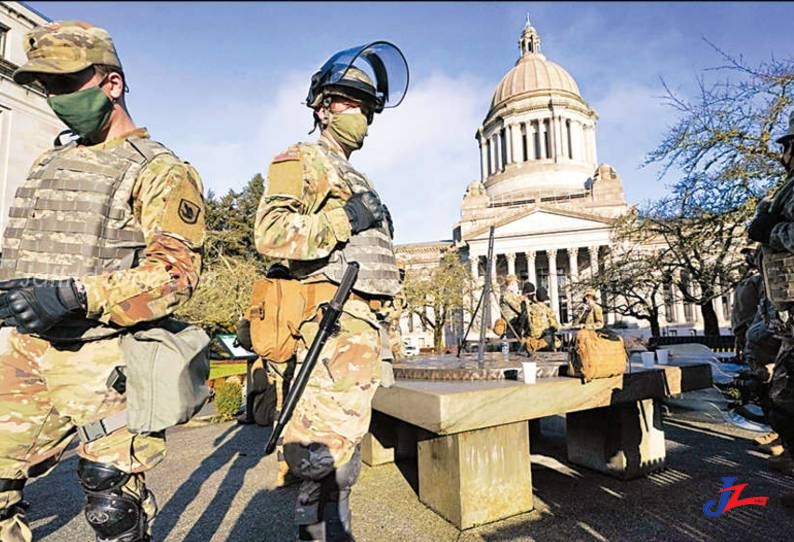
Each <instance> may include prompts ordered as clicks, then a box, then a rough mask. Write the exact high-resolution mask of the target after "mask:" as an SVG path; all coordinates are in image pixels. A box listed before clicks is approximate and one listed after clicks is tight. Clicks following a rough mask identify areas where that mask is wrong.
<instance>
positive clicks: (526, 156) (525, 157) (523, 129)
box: [521, 124, 529, 162]
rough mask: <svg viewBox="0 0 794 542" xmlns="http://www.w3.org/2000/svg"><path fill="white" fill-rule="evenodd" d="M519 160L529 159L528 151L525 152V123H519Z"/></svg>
mask: <svg viewBox="0 0 794 542" xmlns="http://www.w3.org/2000/svg"><path fill="white" fill-rule="evenodd" d="M521 153H522V154H521V161H522V162H526V161H527V160H529V153H528V152H527V125H526V124H521Z"/></svg>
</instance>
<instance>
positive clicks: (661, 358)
mask: <svg viewBox="0 0 794 542" xmlns="http://www.w3.org/2000/svg"><path fill="white" fill-rule="evenodd" d="M669 355H670V351H669V350H664V349H661V350H657V351H656V361H658V362H659V365H667V360H668V356H669Z"/></svg>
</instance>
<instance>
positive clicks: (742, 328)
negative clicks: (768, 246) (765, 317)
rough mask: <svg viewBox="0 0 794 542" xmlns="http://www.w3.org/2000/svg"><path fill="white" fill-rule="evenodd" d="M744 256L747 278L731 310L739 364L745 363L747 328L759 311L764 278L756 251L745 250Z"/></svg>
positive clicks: (741, 285) (743, 281)
mask: <svg viewBox="0 0 794 542" xmlns="http://www.w3.org/2000/svg"><path fill="white" fill-rule="evenodd" d="M742 254H744V259H745V263H746V264H747V271H746V273H745V277H744V278H743V279H742V280H741V282H739V284H738V285H737V286H736V291H735V293H734V300H733V307H732V308H731V329H732V330H733V335H734V337H735V346H734V350H735V352H736V361H738V362H739V363H744V362H745V359H744V350H745V343H746V337H745V335H746V333H747V328H748V327H749V326H750V324H751V323H752V321H753V318H754V317H755V315H756V312H757V311H758V303H759V301H760V299H761V288H762V277H761V275H760V273H759V272H758V267H757V265H756V250H755V249H753V248H749V247H748V248H743V249H742ZM759 254H760V252H759Z"/></svg>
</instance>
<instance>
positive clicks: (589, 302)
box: [574, 288, 604, 329]
mask: <svg viewBox="0 0 794 542" xmlns="http://www.w3.org/2000/svg"><path fill="white" fill-rule="evenodd" d="M574 324H576V325H578V326H579V327H583V328H586V329H601V328H602V327H604V311H603V309H602V308H601V305H599V304H598V303H596V291H595V290H593V289H592V288H590V289H589V290H587V291H586V292H585V293H584V298H583V299H582V304H581V305H580V306H579V308H578V309H577V311H576V316H575V317H574Z"/></svg>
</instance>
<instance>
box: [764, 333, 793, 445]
mask: <svg viewBox="0 0 794 542" xmlns="http://www.w3.org/2000/svg"><path fill="white" fill-rule="evenodd" d="M769 400H770V402H771V407H772V411H771V413H770V420H769V421H770V424H771V425H772V428H773V429H774V430H775V431H776V432H777V433H778V434H779V435H780V436H781V438H782V440H783V443H784V446H785V448H786V449H791V448H792V447H794V340H791V339H783V342H782V345H781V347H780V350H779V352H778V354H777V357H776V358H775V366H774V369H773V370H772V381H771V383H770V384H769Z"/></svg>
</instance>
